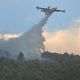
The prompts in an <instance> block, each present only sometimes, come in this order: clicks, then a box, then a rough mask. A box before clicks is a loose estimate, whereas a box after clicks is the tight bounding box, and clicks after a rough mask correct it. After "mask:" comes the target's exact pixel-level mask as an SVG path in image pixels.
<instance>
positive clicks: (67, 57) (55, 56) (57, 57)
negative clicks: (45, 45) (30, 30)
mask: <svg viewBox="0 0 80 80" xmlns="http://www.w3.org/2000/svg"><path fill="white" fill-rule="evenodd" d="M42 58H43V59H46V60H49V61H54V62H56V61H57V62H63V61H65V62H69V61H74V62H75V61H78V62H79V61H80V56H79V55H75V54H73V53H72V54H69V53H67V52H65V53H64V54H60V53H51V52H48V51H46V52H43V53H42Z"/></svg>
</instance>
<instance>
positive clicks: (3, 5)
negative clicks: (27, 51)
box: [0, 0, 80, 34]
mask: <svg viewBox="0 0 80 80" xmlns="http://www.w3.org/2000/svg"><path fill="white" fill-rule="evenodd" d="M36 6H40V7H48V6H51V7H58V9H65V10H66V13H65V14H63V13H54V14H52V15H51V17H50V18H49V20H48V23H47V24H46V25H45V26H46V27H47V31H49V32H52V31H57V30H60V29H65V28H67V27H68V25H71V22H72V21H73V20H75V19H77V18H80V9H79V8H80V0H0V34H6V33H22V32H26V31H28V30H29V29H30V28H31V27H32V26H33V25H34V24H37V23H38V22H39V21H40V20H41V19H42V18H43V17H44V13H41V12H40V11H38V10H36Z"/></svg>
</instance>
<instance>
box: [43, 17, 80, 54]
mask: <svg viewBox="0 0 80 80" xmlns="http://www.w3.org/2000/svg"><path fill="white" fill-rule="evenodd" d="M43 35H44V36H45V39H46V42H45V43H44V44H45V48H46V50H49V51H51V52H59V53H64V52H69V53H74V54H79V55H80V19H77V20H75V21H73V23H72V25H71V26H70V28H69V27H68V29H64V30H58V31H56V32H44V34H43Z"/></svg>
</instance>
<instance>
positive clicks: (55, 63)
mask: <svg viewBox="0 0 80 80" xmlns="http://www.w3.org/2000/svg"><path fill="white" fill-rule="evenodd" d="M43 55H45V56H46V60H44V59H43V60H40V61H38V60H34V61H24V62H18V61H15V60H12V59H8V58H0V80H80V56H78V55H72V54H71V55H69V54H67V53H65V54H63V55H61V54H57V53H56V54H55V55H54V54H48V52H47V53H45V54H43ZM50 55H51V56H50ZM54 56H55V57H56V58H55V57H54ZM43 57H44V56H43ZM50 58H51V60H50ZM53 58H55V59H53Z"/></svg>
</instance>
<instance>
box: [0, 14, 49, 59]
mask: <svg viewBox="0 0 80 80" xmlns="http://www.w3.org/2000/svg"><path fill="white" fill-rule="evenodd" d="M49 16H50V15H47V16H45V17H44V18H43V19H42V20H41V21H40V22H39V23H38V24H36V25H34V26H33V27H32V28H31V29H30V30H29V31H28V32H26V33H24V34H23V35H22V36H20V37H19V38H15V39H10V40H8V41H2V40H1V41H0V49H2V50H7V51H8V52H9V53H11V55H12V57H13V58H16V56H17V55H18V54H19V53H20V52H22V53H23V54H24V56H25V58H26V59H27V60H30V59H40V58H41V50H43V51H44V49H45V47H44V44H43V42H44V40H45V38H44V37H43V35H42V33H43V29H42V27H43V26H44V25H45V24H46V22H47V20H48V17H49Z"/></svg>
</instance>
